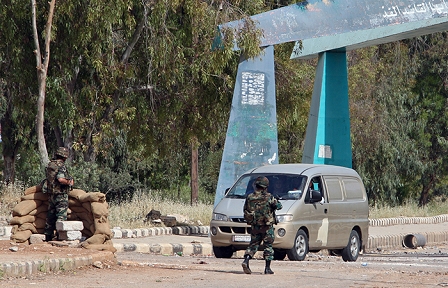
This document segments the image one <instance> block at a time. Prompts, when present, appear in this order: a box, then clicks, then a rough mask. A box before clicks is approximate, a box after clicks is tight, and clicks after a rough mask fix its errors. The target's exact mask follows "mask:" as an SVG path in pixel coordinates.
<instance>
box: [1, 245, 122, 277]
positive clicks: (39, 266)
mask: <svg viewBox="0 0 448 288" xmlns="http://www.w3.org/2000/svg"><path fill="white" fill-rule="evenodd" d="M106 260H110V261H116V259H115V255H114V254H113V253H112V252H108V251H99V252H98V253H95V254H93V255H89V256H84V257H74V258H57V259H46V260H34V261H24V262H17V263H13V262H10V263H0V279H2V278H4V277H23V276H29V275H32V274H36V273H38V272H42V273H48V272H56V271H69V270H75V269H78V268H80V267H83V266H89V265H92V264H93V263H94V262H96V261H106Z"/></svg>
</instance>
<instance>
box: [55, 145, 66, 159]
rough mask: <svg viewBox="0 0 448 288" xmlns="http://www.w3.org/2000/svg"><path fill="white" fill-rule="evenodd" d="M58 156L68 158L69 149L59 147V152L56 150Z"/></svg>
mask: <svg viewBox="0 0 448 288" xmlns="http://www.w3.org/2000/svg"><path fill="white" fill-rule="evenodd" d="M56 155H59V156H61V157H64V158H68V149H67V148H65V147H59V148H58V150H56Z"/></svg>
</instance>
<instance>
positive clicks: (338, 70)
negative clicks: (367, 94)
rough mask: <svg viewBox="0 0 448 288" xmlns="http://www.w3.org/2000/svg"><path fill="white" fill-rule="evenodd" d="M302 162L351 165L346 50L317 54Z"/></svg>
mask: <svg viewBox="0 0 448 288" xmlns="http://www.w3.org/2000/svg"><path fill="white" fill-rule="evenodd" d="M314 81H315V82H314V90H313V96H312V99H311V109H310V114H309V118H308V127H307V129H306V136H305V146H304V151H303V157H302V162H303V163H314V164H331V165H339V166H344V167H349V168H351V167H352V150H351V141H350V114H349V106H348V73H347V55H346V52H345V50H341V51H340V50H333V51H328V52H324V53H320V54H319V62H318V64H317V70H316V78H315V80H314Z"/></svg>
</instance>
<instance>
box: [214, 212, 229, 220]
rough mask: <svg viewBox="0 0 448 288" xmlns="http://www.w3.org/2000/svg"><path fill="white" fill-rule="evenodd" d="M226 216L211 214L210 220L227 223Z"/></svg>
mask: <svg viewBox="0 0 448 288" xmlns="http://www.w3.org/2000/svg"><path fill="white" fill-rule="evenodd" d="M227 219H228V218H227V215H224V214H219V213H213V216H212V220H217V221H227Z"/></svg>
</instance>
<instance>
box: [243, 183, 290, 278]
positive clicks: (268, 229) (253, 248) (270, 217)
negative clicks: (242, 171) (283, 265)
mask: <svg viewBox="0 0 448 288" xmlns="http://www.w3.org/2000/svg"><path fill="white" fill-rule="evenodd" d="M268 186H269V180H268V178H266V177H258V178H257V179H256V180H255V181H254V192H252V193H251V194H249V195H247V197H246V202H245V203H244V219H245V220H246V222H247V224H248V225H251V233H250V234H251V235H250V236H251V240H250V244H249V247H247V249H246V252H245V254H244V261H243V263H242V264H241V266H242V267H243V271H244V273H246V274H251V273H252V271H251V270H250V268H249V260H250V259H252V257H254V255H255V253H256V252H257V251H258V247H259V246H260V244H261V242H263V244H264V246H265V249H264V253H263V257H264V259H265V261H266V267H265V269H264V274H274V272H273V271H272V270H271V261H272V260H273V259H274V250H273V249H272V243H274V239H275V236H274V226H273V225H274V224H275V216H274V212H275V210H279V209H282V204H281V203H280V202H279V201H278V200H277V199H275V198H274V197H273V196H272V195H271V194H270V193H269V192H268V190H267V188H268Z"/></svg>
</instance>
